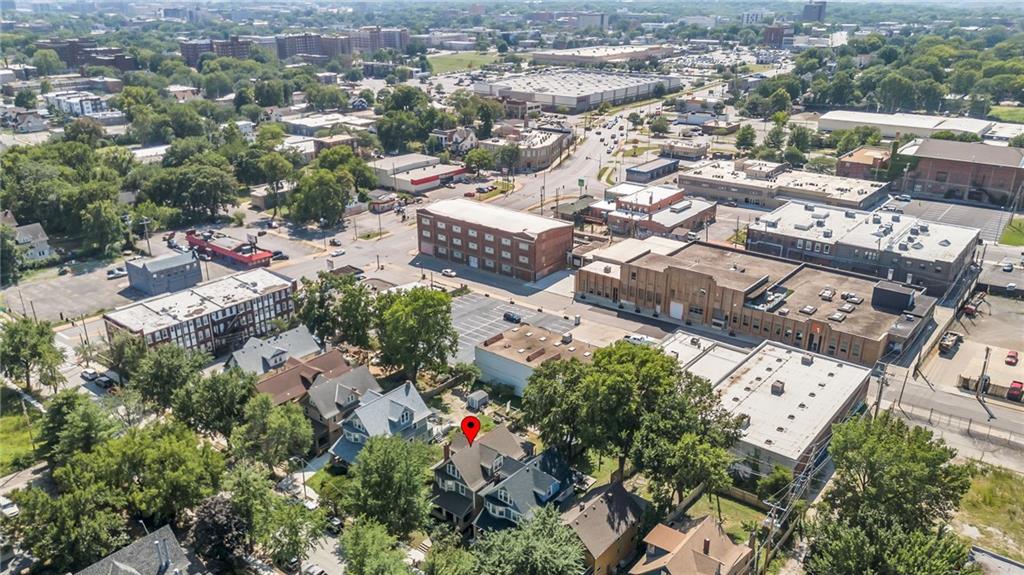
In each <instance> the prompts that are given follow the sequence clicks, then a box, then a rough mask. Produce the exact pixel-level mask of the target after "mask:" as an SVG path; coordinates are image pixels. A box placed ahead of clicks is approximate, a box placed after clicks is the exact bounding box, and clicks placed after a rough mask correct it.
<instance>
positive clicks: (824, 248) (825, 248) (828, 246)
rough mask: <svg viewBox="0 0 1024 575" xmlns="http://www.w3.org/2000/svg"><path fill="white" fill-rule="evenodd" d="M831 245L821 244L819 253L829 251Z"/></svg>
mask: <svg viewBox="0 0 1024 575" xmlns="http://www.w3.org/2000/svg"><path fill="white" fill-rule="evenodd" d="M831 247H832V246H830V245H828V244H825V245H823V246H821V253H823V254H827V253H828V252H829V250H830V249H831Z"/></svg>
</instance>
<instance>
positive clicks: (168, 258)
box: [128, 252, 196, 273]
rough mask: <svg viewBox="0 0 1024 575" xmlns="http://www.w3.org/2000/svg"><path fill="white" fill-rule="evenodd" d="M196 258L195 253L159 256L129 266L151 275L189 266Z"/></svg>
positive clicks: (134, 262)
mask: <svg viewBox="0 0 1024 575" xmlns="http://www.w3.org/2000/svg"><path fill="white" fill-rule="evenodd" d="M195 259H196V256H195V254H194V253H193V252H187V253H184V254H179V253H174V254H168V255H164V256H158V257H155V258H151V259H148V260H136V261H133V262H128V265H129V266H133V267H139V268H142V269H144V270H146V271H148V272H150V273H153V272H159V271H164V270H169V269H173V268H177V267H181V266H184V265H188V264H190V263H192V262H193V261H195Z"/></svg>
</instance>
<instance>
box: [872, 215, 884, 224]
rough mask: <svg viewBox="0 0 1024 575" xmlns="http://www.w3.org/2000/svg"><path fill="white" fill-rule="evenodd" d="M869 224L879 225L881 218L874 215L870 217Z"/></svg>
mask: <svg viewBox="0 0 1024 575" xmlns="http://www.w3.org/2000/svg"><path fill="white" fill-rule="evenodd" d="M871 223H873V224H880V223H882V216H880V215H878V214H875V215H873V216H871Z"/></svg>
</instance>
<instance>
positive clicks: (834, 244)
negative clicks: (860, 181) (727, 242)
mask: <svg viewBox="0 0 1024 575" xmlns="http://www.w3.org/2000/svg"><path fill="white" fill-rule="evenodd" d="M979 234H980V232H979V231H978V230H977V229H976V228H967V227H962V226H954V225H950V224H942V223H936V222H928V221H924V220H921V219H918V218H914V217H910V216H905V215H903V214H896V213H886V212H875V213H871V212H862V211H857V210H844V209H841V208H832V207H828V206H821V205H812V204H805V203H801V202H790V203H787V204H786V205H784V206H782V207H780V208H777V209H776V210H775V211H773V212H772V213H770V214H767V215H764V216H760V217H759V218H757V220H756V222H755V223H754V224H751V225H750V226H749V227H748V229H747V243H746V247H747V249H748V250H751V251H756V252H760V253H764V254H769V255H772V256H778V257H783V258H787V259H791V260H800V261H806V262H810V263H814V264H817V265H821V266H825V267H830V268H837V269H842V270H850V271H855V272H859V273H864V274H869V275H873V276H875V277H878V278H885V279H890V280H893V279H894V280H897V281H900V282H904V283H907V284H913V285H917V286H922V287H924V288H926V289H927V290H928V293H929V294H930V295H941V294H943V293H945V291H946V290H947V289H948V288H949V287H950V286H952V285H953V284H955V283H956V282H957V281H958V280H959V279H960V278H961V277H962V276H963V274H964V273H965V271H966V270H967V269H968V267H969V266H970V264H971V262H972V261H973V260H974V254H975V251H976V249H977V246H978V238H979Z"/></svg>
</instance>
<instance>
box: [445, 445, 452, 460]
mask: <svg viewBox="0 0 1024 575" xmlns="http://www.w3.org/2000/svg"><path fill="white" fill-rule="evenodd" d="M451 456H452V442H451V441H446V442H445V444H444V458H445V460H446V461H447V460H448V459H451Z"/></svg>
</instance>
